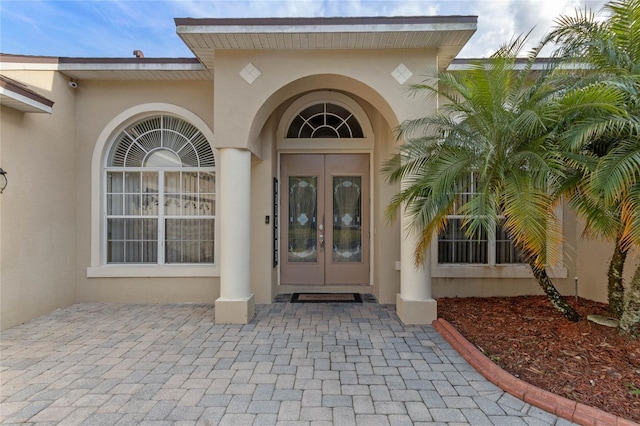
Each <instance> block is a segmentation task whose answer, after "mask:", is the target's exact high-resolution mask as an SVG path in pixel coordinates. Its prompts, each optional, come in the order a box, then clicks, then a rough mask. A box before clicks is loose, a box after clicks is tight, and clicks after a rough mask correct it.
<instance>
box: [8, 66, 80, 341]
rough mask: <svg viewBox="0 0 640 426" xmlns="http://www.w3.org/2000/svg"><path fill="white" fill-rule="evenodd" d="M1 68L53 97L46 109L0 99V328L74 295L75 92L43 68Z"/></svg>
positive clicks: (67, 302)
mask: <svg viewBox="0 0 640 426" xmlns="http://www.w3.org/2000/svg"><path fill="white" fill-rule="evenodd" d="M3 74H5V75H6V76H8V77H10V78H14V79H16V80H19V81H21V82H23V83H26V84H28V85H29V86H30V87H31V88H32V89H34V90H35V91H37V92H38V93H40V94H41V95H43V96H45V97H46V98H48V99H50V100H52V101H54V102H55V104H54V106H53V113H52V114H46V113H22V112H19V111H16V110H13V109H10V108H7V107H5V106H2V107H0V108H1V110H0V115H1V119H2V125H1V126H0V162H1V163H0V165H1V166H2V168H3V169H4V170H5V171H6V172H7V177H8V180H9V184H8V186H7V189H6V190H5V191H4V193H3V194H2V195H0V232H1V238H0V312H1V314H0V329H6V328H9V327H12V326H14V325H16V324H20V323H22V322H24V321H27V320H29V319H32V318H35V317H37V316H39V315H43V314H46V313H49V312H51V311H53V310H55V309H58V308H62V307H65V306H67V305H70V304H72V303H73V302H74V301H75V298H76V282H75V281H76V279H75V276H76V210H75V206H76V203H77V198H76V193H75V182H76V177H77V174H76V162H75V159H76V152H75V148H76V142H75V141H76V137H75V118H76V101H75V99H76V94H77V93H76V92H74V91H73V89H71V88H70V87H69V86H68V85H67V82H68V79H66V78H65V77H64V76H62V75H60V74H56V73H54V72H46V71H30V72H21V73H18V72H12V71H3Z"/></svg>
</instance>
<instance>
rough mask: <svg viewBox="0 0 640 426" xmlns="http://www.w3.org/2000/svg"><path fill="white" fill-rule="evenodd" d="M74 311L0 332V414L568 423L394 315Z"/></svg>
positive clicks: (153, 420) (366, 308)
mask: <svg viewBox="0 0 640 426" xmlns="http://www.w3.org/2000/svg"><path fill="white" fill-rule="evenodd" d="M257 311H258V312H257V315H256V318H255V319H254V320H253V321H252V322H251V323H250V324H248V325H242V326H235V325H216V324H214V322H213V318H214V308H213V306H211V305H151V306H148V305H117V304H79V305H74V306H71V307H69V308H66V309H62V310H59V311H56V312H54V313H52V314H50V315H47V316H44V317H41V318H38V319H36V320H33V321H30V322H28V323H26V324H23V325H20V326H17V327H14V328H12V329H10V330H7V331H5V332H3V333H2V334H1V337H0V338H1V349H2V352H1V360H0V367H1V369H0V372H1V373H0V384H1V389H0V420H1V421H2V422H3V423H6V424H9V423H20V424H24V423H49V424H96V425H111V424H132V425H134V424H135V425H137V424H203V425H218V424H220V425H223V424H224V425H234V426H241V425H270V424H282V425H285V424H291V425H293V424H300V425H311V424H313V425H320V424H336V425H349V424H362V425H367V426H369V425H389V424H390V425H400V424H402V425H405V424H406V425H409V424H423V423H429V424H434V423H436V424H472V425H482V424H488V425H490V424H496V425H497V424H502V425H519V424H521V425H527V424H529V425H535V424H541V425H548V424H569V423H568V422H565V421H564V420H559V419H558V418H557V417H555V416H553V415H550V414H549V413H546V412H544V411H541V410H539V409H537V408H535V407H531V406H530V405H528V404H525V403H523V402H522V401H520V400H518V399H516V398H514V397H512V396H510V395H508V394H505V393H504V392H502V391H501V390H499V389H498V388H497V387H495V386H493V385H492V384H491V383H489V382H487V381H486V380H484V379H483V378H482V376H480V375H479V374H478V373H477V372H475V371H474V370H473V369H472V368H471V367H470V366H469V364H467V363H466V362H465V361H464V360H463V359H462V358H461V357H460V356H459V355H458V354H457V353H456V352H455V351H453V349H451V347H450V346H449V344H448V343H446V342H445V341H444V340H443V339H442V338H441V337H440V335H439V334H438V333H437V331H435V330H434V329H433V328H432V327H408V326H404V325H402V323H401V322H400V321H399V320H398V318H397V316H396V314H395V311H394V307H393V306H385V305H378V304H375V303H363V304H337V303H335V304H291V303H286V302H278V303H273V304H271V305H260V306H258V307H257Z"/></svg>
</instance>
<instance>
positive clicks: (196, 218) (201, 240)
mask: <svg viewBox="0 0 640 426" xmlns="http://www.w3.org/2000/svg"><path fill="white" fill-rule="evenodd" d="M104 170H105V181H106V192H105V203H104V206H105V208H106V212H105V213H106V214H105V221H106V223H105V230H106V261H107V263H109V264H141V263H145V264H161V265H162V264H172V263H173V264H179V263H182V264H184V263H192V264H193V263H214V241H215V235H214V230H215V226H214V224H215V159H214V155H213V151H212V149H211V146H210V144H209V142H208V141H207V139H206V138H205V137H204V135H203V134H202V133H201V132H200V131H199V130H198V129H197V128H196V127H195V126H193V125H191V124H190V123H188V122H186V121H185V120H182V119H180V118H177V117H174V116H169V115H157V116H153V117H149V118H144V119H142V120H139V121H136V122H135V123H133V124H131V125H129V126H127V127H126V128H124V129H123V130H121V131H120V132H119V133H118V134H117V135H116V137H115V138H114V139H113V143H112V146H111V149H110V150H109V152H108V157H107V159H106V164H105V169H104Z"/></svg>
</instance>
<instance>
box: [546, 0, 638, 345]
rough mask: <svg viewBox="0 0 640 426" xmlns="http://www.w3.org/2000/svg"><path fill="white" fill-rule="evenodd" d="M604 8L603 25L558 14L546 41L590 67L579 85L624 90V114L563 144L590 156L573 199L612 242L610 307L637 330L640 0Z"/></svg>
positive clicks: (584, 16) (581, 15) (584, 15)
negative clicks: (629, 262)
mask: <svg viewBox="0 0 640 426" xmlns="http://www.w3.org/2000/svg"><path fill="white" fill-rule="evenodd" d="M605 11H607V12H608V13H609V17H608V19H606V20H604V21H601V22H599V21H597V20H596V18H595V16H594V15H593V14H592V13H590V12H586V11H585V12H577V13H576V16H574V17H561V18H560V19H558V21H557V28H556V29H555V30H554V31H553V32H552V33H551V34H550V35H549V36H548V38H547V40H546V42H554V43H559V48H558V49H557V50H556V55H557V57H559V58H560V57H562V58H564V59H565V61H573V62H579V63H581V64H584V65H587V67H586V68H585V71H586V73H585V72H583V73H581V74H582V75H580V76H579V77H580V80H579V81H580V82H581V84H582V85H585V84H593V83H594V82H600V83H603V82H605V83H606V84H613V85H616V87H618V89H619V90H620V91H621V92H622V93H624V112H623V113H620V114H617V115H615V116H614V117H612V119H611V122H610V125H609V126H607V127H606V129H605V130H604V132H602V133H598V134H593V135H591V137H590V138H588V139H583V138H580V137H578V138H573V137H571V135H569V136H568V137H567V138H566V141H567V142H568V144H567V145H566V146H565V148H566V149H568V150H570V151H572V152H574V153H579V154H580V155H582V156H583V158H589V160H588V161H587V162H582V163H580V162H578V164H579V166H578V168H579V169H580V170H581V174H582V176H583V179H582V183H581V185H580V189H579V190H577V191H575V192H573V194H572V203H573V204H574V205H575V206H576V207H577V209H578V212H579V213H581V214H582V215H583V216H584V217H586V218H587V226H588V229H589V230H590V233H592V234H595V235H599V236H601V237H604V238H605V239H609V240H612V241H614V254H613V256H612V258H611V261H610V264H609V273H608V276H609V279H608V290H609V291H608V292H609V309H610V311H611V313H612V314H614V315H616V316H618V317H622V318H621V324H620V325H621V329H622V330H623V331H625V332H628V333H630V334H634V332H633V330H635V334H637V333H638V327H639V324H640V269H639V270H637V271H636V273H635V275H634V280H633V281H632V284H631V286H630V289H629V290H630V294H629V295H628V298H627V299H628V301H627V302H626V305H625V302H624V283H623V280H622V272H623V268H624V263H625V259H626V254H627V252H628V251H629V250H630V248H631V247H633V246H634V245H635V246H637V245H638V244H640V220H639V219H638V218H637V216H638V213H637V212H638V211H640V203H639V202H638V194H637V191H639V189H638V182H639V181H640V176H639V174H640V160H639V158H640V144H639V139H640V137H639V135H640V130H639V126H640V101H639V99H640V0H620V1H612V2H610V3H608V4H607V5H606V6H605ZM585 77H586V78H585ZM639 268H640V267H639ZM634 324H635V325H634Z"/></svg>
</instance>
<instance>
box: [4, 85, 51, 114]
mask: <svg viewBox="0 0 640 426" xmlns="http://www.w3.org/2000/svg"><path fill="white" fill-rule="evenodd" d="M0 104H1V105H5V106H7V107H9V108H13V109H15V110H17V111H22V112H40V113H42V112H44V113H49V114H51V111H52V107H53V101H51V100H50V99H47V98H45V97H44V96H42V95H39V94H38V93H36V92H34V91H33V90H31V89H29V88H28V87H27V86H26V85H24V84H22V83H20V82H18V81H15V80H12V79H10V78H7V77H5V76H0Z"/></svg>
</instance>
